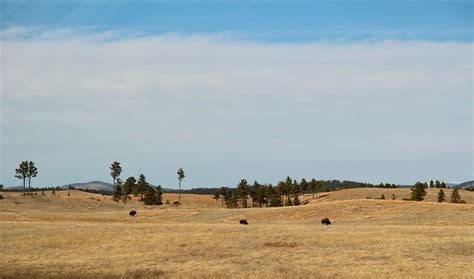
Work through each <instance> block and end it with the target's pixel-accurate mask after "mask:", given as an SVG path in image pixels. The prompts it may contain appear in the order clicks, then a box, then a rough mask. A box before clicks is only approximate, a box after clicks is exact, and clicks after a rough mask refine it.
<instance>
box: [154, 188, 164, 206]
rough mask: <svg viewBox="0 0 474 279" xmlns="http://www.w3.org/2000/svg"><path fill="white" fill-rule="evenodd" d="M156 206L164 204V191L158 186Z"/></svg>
mask: <svg viewBox="0 0 474 279" xmlns="http://www.w3.org/2000/svg"><path fill="white" fill-rule="evenodd" d="M155 204H156V205H162V204H163V191H162V189H161V185H158V187H156V190H155Z"/></svg>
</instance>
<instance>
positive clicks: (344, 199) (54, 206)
mask: <svg viewBox="0 0 474 279" xmlns="http://www.w3.org/2000/svg"><path fill="white" fill-rule="evenodd" d="M67 192H70V196H68V195H67ZM436 192H437V190H434V189H428V195H427V201H424V202H409V201H402V200H401V198H402V197H408V196H409V190H408V189H349V190H342V191H337V192H331V193H325V194H323V195H321V198H320V199H315V200H312V201H311V202H310V204H308V205H305V206H298V207H285V208H263V209H260V208H250V209H221V208H219V207H220V201H215V200H214V199H212V198H211V197H210V196H199V195H182V199H183V207H181V208H176V207H173V206H144V205H142V204H141V203H138V202H137V201H136V200H133V201H131V202H129V203H127V204H122V203H120V204H117V203H113V202H111V199H110V197H103V196H101V195H96V194H90V193H84V192H80V191H58V192H57V194H58V195H56V196H51V194H50V193H49V192H47V193H45V196H41V195H40V194H39V195H38V196H27V197H23V196H21V194H20V193H2V194H3V195H4V196H6V197H7V198H6V199H4V200H0V224H1V226H0V239H1V242H0V251H2V253H1V254H2V255H1V257H0V266H1V269H0V278H10V277H12V278H13V277H14V278H18V277H35V278H43V277H61V278H63V277H77V278H94V277H96V278H98V277H101V278H104V277H105V278H107V277H110V278H115V277H121V278H128V277H138V278H139V277H147V278H148V277H152V278H153V277H163V278H193V277H194V278H229V277H233V278H321V277H322V278H324V277H337V278H354V277H370V278H380V277H398V278H400V277H404V278H406V277H430V278H432V277H439V278H474V264H473V262H472V258H474V205H473V203H474V193H473V192H468V191H460V194H461V196H462V198H463V199H464V200H466V202H467V203H468V204H465V205H463V204H448V203H442V204H439V203H436V202H430V200H433V197H436ZM446 192H447V193H446V194H447V196H449V194H450V190H447V191H446ZM382 193H384V194H385V196H386V198H387V200H375V199H367V198H366V197H368V196H371V197H379V196H380V195H381V194H382ZM392 193H395V195H396V196H397V200H394V201H392V200H390V198H391V194H392ZM325 195H327V196H325ZM310 198H311V196H309V195H306V196H305V197H304V198H303V199H310ZM166 199H169V200H170V202H172V201H174V200H176V199H177V195H175V194H170V195H166V194H165V197H164V200H166ZM188 202H189V206H188V205H187V203H188ZM132 208H133V209H136V210H137V211H138V216H137V217H135V218H130V217H129V216H128V211H129V210H130V209H132ZM324 217H329V218H330V219H331V220H332V221H333V225H331V226H321V224H320V223H319V220H321V219H322V218H324ZM241 218H246V219H248V221H249V223H250V225H249V226H243V225H239V224H238V220H239V219H241Z"/></svg>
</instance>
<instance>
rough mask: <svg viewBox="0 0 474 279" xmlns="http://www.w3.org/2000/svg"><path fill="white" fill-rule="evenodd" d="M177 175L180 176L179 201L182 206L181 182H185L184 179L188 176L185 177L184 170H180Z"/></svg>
mask: <svg viewBox="0 0 474 279" xmlns="http://www.w3.org/2000/svg"><path fill="white" fill-rule="evenodd" d="M177 174H178V181H179V184H178V201H179V203H180V204H181V181H183V179H184V178H185V177H186V176H185V175H184V170H183V168H179V169H178V172H177Z"/></svg>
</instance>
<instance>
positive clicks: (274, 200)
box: [268, 191, 283, 207]
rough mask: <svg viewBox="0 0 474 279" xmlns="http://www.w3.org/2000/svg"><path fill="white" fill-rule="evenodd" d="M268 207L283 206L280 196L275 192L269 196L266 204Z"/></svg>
mask: <svg viewBox="0 0 474 279" xmlns="http://www.w3.org/2000/svg"><path fill="white" fill-rule="evenodd" d="M268 206H269V207H279V206H283V203H282V201H281V195H280V194H279V193H278V192H277V191H272V193H271V194H270V201H269V202H268Z"/></svg>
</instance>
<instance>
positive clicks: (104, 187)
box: [61, 181, 114, 192]
mask: <svg viewBox="0 0 474 279" xmlns="http://www.w3.org/2000/svg"><path fill="white" fill-rule="evenodd" d="M71 187H72V188H74V189H81V190H96V191H106V192H112V191H113V190H114V186H113V185H112V184H110V183H107V182H103V181H91V182H84V183H72V184H66V185H63V186H62V187H61V188H63V189H68V188H71Z"/></svg>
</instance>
